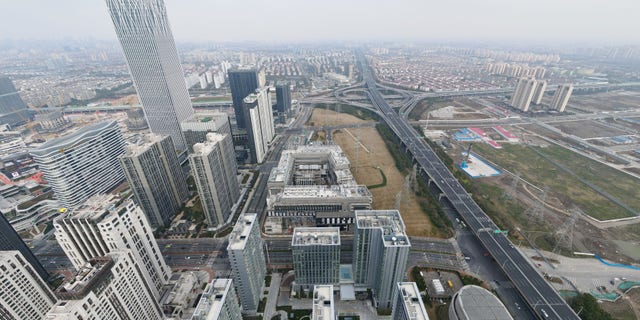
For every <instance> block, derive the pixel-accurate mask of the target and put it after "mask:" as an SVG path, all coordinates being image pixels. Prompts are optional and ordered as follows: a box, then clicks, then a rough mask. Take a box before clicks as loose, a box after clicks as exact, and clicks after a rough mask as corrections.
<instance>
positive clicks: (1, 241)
mask: <svg viewBox="0 0 640 320" xmlns="http://www.w3.org/2000/svg"><path fill="white" fill-rule="evenodd" d="M9 250H18V251H20V253H22V256H23V257H24V258H25V259H27V261H28V262H29V264H31V266H32V267H33V270H35V271H36V272H37V273H38V275H39V276H40V278H42V279H43V280H45V281H47V279H49V273H47V271H46V270H45V269H44V267H43V266H42V264H41V263H40V261H38V259H37V258H36V256H35V255H34V254H33V252H31V250H30V249H29V247H27V244H26V243H24V241H22V238H20V236H19V235H18V233H17V232H16V230H15V229H13V227H12V226H11V223H10V222H9V220H7V218H6V217H5V216H4V215H3V214H1V213H0V251H9Z"/></svg>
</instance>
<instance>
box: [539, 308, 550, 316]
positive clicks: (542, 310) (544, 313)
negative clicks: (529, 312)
mask: <svg viewBox="0 0 640 320" xmlns="http://www.w3.org/2000/svg"><path fill="white" fill-rule="evenodd" d="M540 312H542V315H544V317H545V318H549V314H548V313H547V312H546V311H544V309H540Z"/></svg>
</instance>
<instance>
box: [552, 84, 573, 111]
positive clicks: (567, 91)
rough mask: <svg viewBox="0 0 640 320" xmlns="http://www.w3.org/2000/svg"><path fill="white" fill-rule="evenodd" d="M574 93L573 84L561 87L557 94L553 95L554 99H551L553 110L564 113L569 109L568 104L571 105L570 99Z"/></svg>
mask: <svg viewBox="0 0 640 320" xmlns="http://www.w3.org/2000/svg"><path fill="white" fill-rule="evenodd" d="M572 92H573V85H572V84H570V83H568V84H563V85H559V86H558V89H557V90H556V93H555V94H554V95H553V99H551V108H552V109H555V110H557V111H558V112H564V110H565V109H566V108H567V103H569V98H570V97H571V93H572Z"/></svg>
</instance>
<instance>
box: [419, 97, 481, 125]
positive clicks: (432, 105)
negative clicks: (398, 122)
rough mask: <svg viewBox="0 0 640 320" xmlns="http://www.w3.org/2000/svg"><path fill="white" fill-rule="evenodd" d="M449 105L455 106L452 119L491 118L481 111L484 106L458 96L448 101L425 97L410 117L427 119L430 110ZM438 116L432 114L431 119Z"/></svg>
mask: <svg viewBox="0 0 640 320" xmlns="http://www.w3.org/2000/svg"><path fill="white" fill-rule="evenodd" d="M447 107H453V112H452V118H451V119H458V120H471V119H487V118H490V116H488V115H487V114H485V113H483V112H481V111H480V110H481V109H483V108H484V106H482V105H481V104H479V103H477V102H475V101H473V100H470V99H467V98H456V99H451V100H446V101H432V100H429V99H425V100H422V101H420V102H419V103H418V104H417V105H416V106H415V108H414V109H413V111H412V112H411V114H410V115H409V117H410V118H411V119H412V120H425V119H427V114H428V113H429V112H431V111H434V110H438V109H442V108H447ZM438 118H441V117H440V116H438V115H437V113H436V114H435V115H434V114H432V115H431V117H430V119H438ZM447 118H448V117H447Z"/></svg>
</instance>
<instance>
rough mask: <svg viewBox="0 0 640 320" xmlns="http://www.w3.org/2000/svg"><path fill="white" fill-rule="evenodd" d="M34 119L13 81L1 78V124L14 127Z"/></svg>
mask: <svg viewBox="0 0 640 320" xmlns="http://www.w3.org/2000/svg"><path fill="white" fill-rule="evenodd" d="M32 117H33V116H32V115H31V113H30V112H29V109H27V105H26V104H24V101H22V98H20V93H18V91H17V90H16V88H15V87H14V86H13V82H11V79H9V78H7V77H0V124H8V125H9V126H11V127H13V126H16V125H20V124H23V123H25V122H26V121H27V120H31V119H32Z"/></svg>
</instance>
